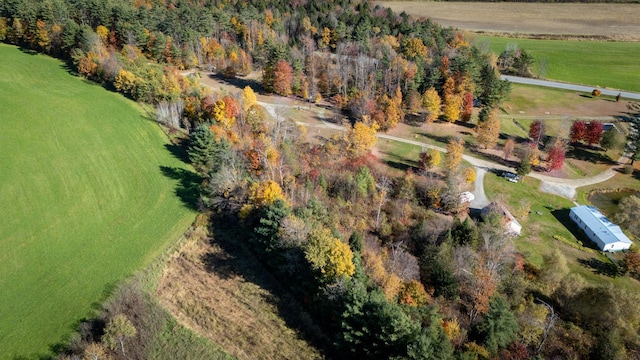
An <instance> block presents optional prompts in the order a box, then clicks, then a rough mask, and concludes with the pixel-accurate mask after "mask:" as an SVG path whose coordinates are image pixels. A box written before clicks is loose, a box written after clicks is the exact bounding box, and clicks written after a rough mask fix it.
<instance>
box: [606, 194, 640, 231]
mask: <svg viewBox="0 0 640 360" xmlns="http://www.w3.org/2000/svg"><path fill="white" fill-rule="evenodd" d="M638 214H640V198H639V197H637V196H635V195H631V196H627V197H625V198H623V199H622V200H620V202H619V203H618V211H617V212H616V214H615V215H614V216H613V220H614V221H615V222H616V223H618V224H619V225H620V226H622V227H624V228H626V229H628V230H629V231H630V232H632V233H633V234H635V235H636V236H638V235H640V221H638Z"/></svg>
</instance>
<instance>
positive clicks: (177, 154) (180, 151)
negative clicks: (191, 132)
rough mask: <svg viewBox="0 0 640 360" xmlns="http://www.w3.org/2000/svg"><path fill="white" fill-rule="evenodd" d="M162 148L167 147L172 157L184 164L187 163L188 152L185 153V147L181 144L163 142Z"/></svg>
mask: <svg viewBox="0 0 640 360" xmlns="http://www.w3.org/2000/svg"><path fill="white" fill-rule="evenodd" d="M164 148H165V149H167V151H169V152H170V153H171V155H173V157H174V158H176V159H178V160H180V161H182V162H183V163H185V164H189V154H188V153H187V149H186V148H185V147H184V146H183V145H182V144H181V143H178V144H174V143H170V144H165V145H164Z"/></svg>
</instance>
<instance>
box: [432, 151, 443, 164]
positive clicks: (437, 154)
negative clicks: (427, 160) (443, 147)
mask: <svg viewBox="0 0 640 360" xmlns="http://www.w3.org/2000/svg"><path fill="white" fill-rule="evenodd" d="M429 155H430V156H431V166H432V167H438V165H440V162H441V161H442V155H440V151H438V150H436V149H429Z"/></svg>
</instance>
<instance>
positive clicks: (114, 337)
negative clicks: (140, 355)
mask: <svg viewBox="0 0 640 360" xmlns="http://www.w3.org/2000/svg"><path fill="white" fill-rule="evenodd" d="M137 333H138V331H137V330H136V328H135V326H133V324H132V323H131V321H130V320H129V319H128V318H127V317H126V316H125V315H124V314H118V315H116V316H114V317H113V318H112V319H111V320H110V321H109V322H108V323H107V326H106V327H105V329H104V335H102V342H103V343H104V344H105V345H106V346H107V347H108V348H109V349H111V350H116V349H117V348H120V350H121V351H122V356H124V357H126V356H127V354H126V352H125V348H124V343H125V341H126V340H127V339H130V338H132V337H134V336H136V334H137Z"/></svg>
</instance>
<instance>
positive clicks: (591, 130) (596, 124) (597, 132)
mask: <svg viewBox="0 0 640 360" xmlns="http://www.w3.org/2000/svg"><path fill="white" fill-rule="evenodd" d="M603 129H604V126H603V125H602V123H601V122H600V121H592V122H590V123H589V125H587V131H586V134H585V140H586V141H587V144H589V145H593V144H597V143H599V142H600V138H601V137H602V132H603Z"/></svg>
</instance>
